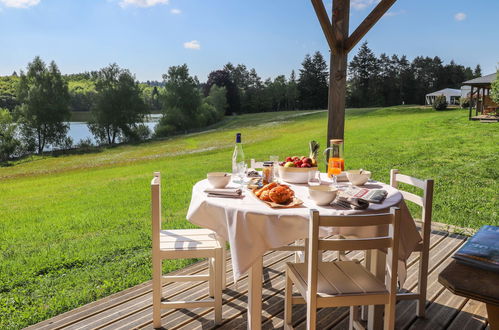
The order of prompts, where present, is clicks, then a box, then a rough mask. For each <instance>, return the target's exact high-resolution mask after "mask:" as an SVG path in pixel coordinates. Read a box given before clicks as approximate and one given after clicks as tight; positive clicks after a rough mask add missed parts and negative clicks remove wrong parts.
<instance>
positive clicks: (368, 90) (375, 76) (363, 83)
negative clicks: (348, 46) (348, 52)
mask: <svg viewBox="0 0 499 330" xmlns="http://www.w3.org/2000/svg"><path fill="white" fill-rule="evenodd" d="M349 75H350V81H349V85H350V86H349V89H350V91H349V94H348V104H349V105H350V106H354V107H366V106H373V105H379V104H380V103H381V100H380V97H379V94H378V93H377V90H378V88H379V86H378V82H379V75H380V71H379V61H378V59H377V58H376V56H375V55H374V53H373V52H372V50H371V49H370V48H369V46H368V45H367V42H364V43H363V44H362V45H361V46H360V48H359V51H358V53H357V54H356V55H355V56H354V57H353V59H352V61H351V62H350V65H349Z"/></svg>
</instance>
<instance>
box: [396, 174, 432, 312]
mask: <svg viewBox="0 0 499 330" xmlns="http://www.w3.org/2000/svg"><path fill="white" fill-rule="evenodd" d="M399 182H402V183H405V184H408V185H411V186H414V187H417V188H420V189H422V190H423V197H420V196H418V195H415V194H413V193H410V192H407V191H403V190H400V192H401V193H402V195H403V196H404V200H406V201H409V202H412V203H415V204H417V205H419V206H420V207H421V208H422V213H421V220H422V223H423V224H422V226H423V228H422V231H421V236H422V238H423V240H422V241H421V242H420V243H419V245H418V246H417V248H416V251H417V252H419V254H420V255H419V275H418V288H417V292H408V293H402V292H399V293H398V294H397V298H398V299H399V300H401V299H417V300H418V304H417V307H416V314H417V316H419V317H424V316H425V307H426V288H427V283H428V259H429V256H430V237H431V213H432V204H433V180H424V181H423V180H420V179H416V178H413V177H410V176H407V175H404V174H400V173H399V171H398V170H396V169H393V170H391V171H390V185H391V186H392V187H394V188H398V183H399Z"/></svg>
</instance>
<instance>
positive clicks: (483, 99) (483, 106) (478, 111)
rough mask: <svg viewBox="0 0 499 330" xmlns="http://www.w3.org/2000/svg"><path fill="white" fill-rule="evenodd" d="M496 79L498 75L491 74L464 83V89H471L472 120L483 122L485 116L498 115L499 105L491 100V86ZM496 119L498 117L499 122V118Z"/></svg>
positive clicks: (470, 106)
mask: <svg viewBox="0 0 499 330" xmlns="http://www.w3.org/2000/svg"><path fill="white" fill-rule="evenodd" d="M496 77H497V73H491V74H488V75H485V76H482V77H478V78H475V79H471V80H467V81H465V82H463V87H462V88H464V87H466V88H469V89H470V90H469V92H468V93H467V95H468V97H469V98H470V105H469V119H470V120H481V119H482V118H483V116H489V114H490V113H496V112H497V110H498V109H499V104H497V103H495V102H493V101H492V99H491V98H490V89H491V85H492V82H493V81H494V80H496ZM473 108H475V116H472V112H473ZM489 117H490V116H489ZM495 117H497V120H498V121H499V116H495Z"/></svg>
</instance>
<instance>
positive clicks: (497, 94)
mask: <svg viewBox="0 0 499 330" xmlns="http://www.w3.org/2000/svg"><path fill="white" fill-rule="evenodd" d="M490 98H491V99H492V101H494V102H495V103H499V69H498V70H497V75H496V80H494V81H493V82H492V85H491V89H490Z"/></svg>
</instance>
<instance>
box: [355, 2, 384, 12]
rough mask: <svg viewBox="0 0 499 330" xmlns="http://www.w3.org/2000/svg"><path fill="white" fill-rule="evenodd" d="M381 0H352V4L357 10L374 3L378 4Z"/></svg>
mask: <svg viewBox="0 0 499 330" xmlns="http://www.w3.org/2000/svg"><path fill="white" fill-rule="evenodd" d="M380 1H381V0H352V2H351V3H350V6H351V7H352V8H353V9H355V10H362V9H365V8H367V7H370V6H372V5H375V4H378V3H379V2H380Z"/></svg>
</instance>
